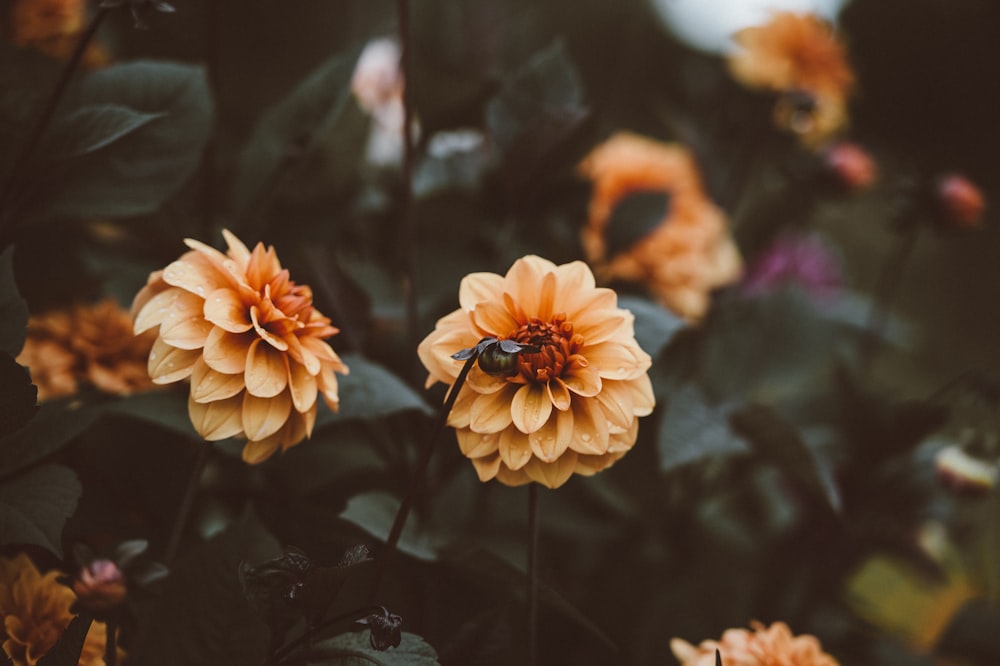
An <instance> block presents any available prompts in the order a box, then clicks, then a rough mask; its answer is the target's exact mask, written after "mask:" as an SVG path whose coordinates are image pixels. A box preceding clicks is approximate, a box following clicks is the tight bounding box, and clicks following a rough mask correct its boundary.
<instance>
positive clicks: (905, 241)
mask: <svg viewBox="0 0 1000 666" xmlns="http://www.w3.org/2000/svg"><path fill="white" fill-rule="evenodd" d="M919 232H920V226H919V225H918V224H910V225H909V226H908V227H907V229H905V230H904V231H903V235H902V236H901V237H900V239H899V242H897V243H896V246H895V247H894V248H893V249H892V251H891V252H890V254H889V256H888V257H887V258H886V260H885V263H884V264H882V270H881V272H880V273H879V276H878V281H877V282H876V283H875V293H874V295H873V297H872V308H871V311H870V312H869V313H868V326H867V334H866V336H865V339H864V342H863V343H862V348H861V358H862V360H863V361H865V362H867V361H870V360H871V358H872V356H873V355H874V353H875V351H876V350H877V349H878V346H879V342H880V341H881V339H882V336H883V335H884V332H885V326H886V321H887V319H888V316H889V310H890V308H891V305H892V302H893V300H895V298H896V293H897V291H898V289H899V285H900V283H901V282H902V277H903V272H904V271H905V269H906V264H907V263H908V262H909V259H910V256H911V255H912V254H913V249H914V248H915V247H916V245H917V238H918V237H919V235H920V233H919Z"/></svg>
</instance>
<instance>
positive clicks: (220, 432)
mask: <svg viewBox="0 0 1000 666" xmlns="http://www.w3.org/2000/svg"><path fill="white" fill-rule="evenodd" d="M242 404H243V397H242V394H240V395H235V396H233V397H232V398H226V399H225V400H216V401H215V402H208V403H204V404H202V403H199V402H195V401H194V400H191V399H189V400H188V416H190V417H191V424H192V425H193V426H194V429H195V430H197V431H198V434H199V435H201V436H202V437H204V438H205V439H207V440H208V441H210V442H214V441H217V440H220V439H226V438H227V437H236V436H238V435H242V434H243V418H242Z"/></svg>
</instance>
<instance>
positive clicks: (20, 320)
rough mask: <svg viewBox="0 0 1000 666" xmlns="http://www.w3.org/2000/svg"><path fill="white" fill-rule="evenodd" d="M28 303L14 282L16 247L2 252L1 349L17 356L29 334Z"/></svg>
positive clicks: (0, 259)
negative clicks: (27, 328) (27, 329)
mask: <svg viewBox="0 0 1000 666" xmlns="http://www.w3.org/2000/svg"><path fill="white" fill-rule="evenodd" d="M27 326H28V305H27V304H26V303H25V302H24V299H23V298H21V294H20V293H18V291H17V285H16V284H15V282H14V248H13V247H8V248H7V249H6V250H4V251H3V252H2V253H0V351H5V352H7V353H8V354H10V355H11V356H14V357H16V356H17V355H18V354H20V353H21V348H22V347H24V338H25V336H26V335H27V331H26V327H27Z"/></svg>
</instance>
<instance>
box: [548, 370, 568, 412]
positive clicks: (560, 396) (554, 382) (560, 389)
mask: <svg viewBox="0 0 1000 666" xmlns="http://www.w3.org/2000/svg"><path fill="white" fill-rule="evenodd" d="M546 388H547V389H548V392H549V400H551V401H552V406H553V407H555V408H556V409H558V410H560V411H565V410H567V409H569V405H570V401H572V399H573V398H572V396H571V395H570V394H569V387H568V386H566V383H565V382H563V380H562V379H560V378H559V377H553V378H552V379H550V380H549V382H548V385H547V387H546Z"/></svg>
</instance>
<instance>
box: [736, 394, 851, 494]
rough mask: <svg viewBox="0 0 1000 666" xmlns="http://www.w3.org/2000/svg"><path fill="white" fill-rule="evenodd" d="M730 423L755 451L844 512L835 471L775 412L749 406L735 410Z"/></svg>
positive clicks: (764, 407) (756, 406)
mask: <svg viewBox="0 0 1000 666" xmlns="http://www.w3.org/2000/svg"><path fill="white" fill-rule="evenodd" d="M729 421H730V423H731V424H732V426H733V429H734V430H735V431H736V432H737V433H739V434H740V435H742V436H743V437H745V438H746V440H747V441H748V442H749V443H750V445H751V446H752V447H753V448H754V450H756V451H757V452H759V453H760V454H761V455H763V456H764V457H765V458H766V459H768V460H770V461H771V462H772V463H774V464H775V465H777V466H778V468H779V469H781V470H782V471H784V472H785V473H786V474H788V475H789V476H790V477H791V478H793V479H795V480H797V481H798V482H799V483H801V484H802V485H803V486H804V487H805V488H806V489H807V490H809V491H811V492H812V493H814V494H815V495H816V496H817V497H820V498H822V499H824V500H826V501H827V503H828V504H829V505H830V508H832V509H833V510H834V511H837V512H839V511H840V510H841V508H842V503H841V499H840V491H839V490H838V489H837V486H836V484H835V483H834V480H833V470H832V469H831V468H830V466H829V465H828V464H826V463H825V462H824V461H822V460H820V459H819V458H817V457H816V456H815V455H814V454H813V452H812V451H811V450H810V449H809V447H808V446H806V443H805V441H804V440H803V439H802V437H801V436H800V435H799V433H798V431H796V430H795V428H793V427H792V426H791V424H789V423H788V422H787V421H785V420H784V419H783V418H782V417H781V416H780V415H779V414H778V413H777V412H776V411H775V410H774V409H772V408H771V407H766V406H764V405H748V406H746V407H741V408H739V409H737V410H734V411H733V412H732V413H731V414H730V416H729Z"/></svg>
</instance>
